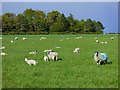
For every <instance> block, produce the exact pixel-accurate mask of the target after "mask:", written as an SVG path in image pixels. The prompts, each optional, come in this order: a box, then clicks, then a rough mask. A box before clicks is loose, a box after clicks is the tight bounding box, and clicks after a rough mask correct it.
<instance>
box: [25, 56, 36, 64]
mask: <svg viewBox="0 0 120 90" xmlns="http://www.w3.org/2000/svg"><path fill="white" fill-rule="evenodd" d="M25 61H26V62H27V64H29V65H30V66H31V65H36V64H37V63H38V62H36V61H35V60H32V59H31V60H28V59H27V58H25Z"/></svg>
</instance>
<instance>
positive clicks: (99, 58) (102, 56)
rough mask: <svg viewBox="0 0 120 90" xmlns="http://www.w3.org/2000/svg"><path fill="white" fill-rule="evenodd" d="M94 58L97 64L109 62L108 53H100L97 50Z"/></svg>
mask: <svg viewBox="0 0 120 90" xmlns="http://www.w3.org/2000/svg"><path fill="white" fill-rule="evenodd" d="M94 60H95V62H96V63H97V64H99V65H101V64H105V63H107V62H108V56H107V54H106V53H99V52H97V51H96V52H95V53H94Z"/></svg>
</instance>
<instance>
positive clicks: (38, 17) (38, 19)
mask: <svg viewBox="0 0 120 90" xmlns="http://www.w3.org/2000/svg"><path fill="white" fill-rule="evenodd" d="M45 18H46V15H45V13H44V12H43V11H40V10H37V11H35V13H34V18H33V23H34V27H35V31H46V26H45Z"/></svg>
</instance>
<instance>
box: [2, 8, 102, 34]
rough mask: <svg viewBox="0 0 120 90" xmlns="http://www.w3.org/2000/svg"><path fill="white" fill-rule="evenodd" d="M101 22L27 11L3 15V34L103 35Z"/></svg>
mask: <svg viewBox="0 0 120 90" xmlns="http://www.w3.org/2000/svg"><path fill="white" fill-rule="evenodd" d="M103 30H104V27H103V25H102V23H101V22H100V21H95V20H91V19H90V18H88V19H87V20H84V19H82V20H78V19H75V18H74V16H73V15H72V14H70V15H69V16H68V17H66V16H65V15H64V14H63V13H60V12H58V11H51V12H48V13H47V14H46V13H45V12H44V11H41V10H32V9H26V10H25V11H24V12H23V13H21V14H17V15H16V14H14V13H5V14H3V15H2V32H3V34H25V33H28V34H49V33H81V34H84V33H103Z"/></svg>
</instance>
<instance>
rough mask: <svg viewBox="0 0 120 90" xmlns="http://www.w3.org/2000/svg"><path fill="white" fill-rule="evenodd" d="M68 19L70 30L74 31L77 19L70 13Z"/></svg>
mask: <svg viewBox="0 0 120 90" xmlns="http://www.w3.org/2000/svg"><path fill="white" fill-rule="evenodd" d="M67 21H68V22H69V25H70V27H69V32H74V25H75V21H74V17H73V15H72V14H71V13H70V16H68V17H67Z"/></svg>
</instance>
